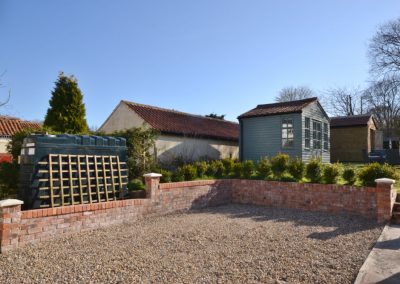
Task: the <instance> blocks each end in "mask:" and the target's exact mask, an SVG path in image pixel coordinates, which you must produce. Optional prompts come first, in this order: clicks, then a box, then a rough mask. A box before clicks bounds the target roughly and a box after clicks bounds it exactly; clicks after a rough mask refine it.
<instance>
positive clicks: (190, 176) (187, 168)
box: [181, 165, 197, 180]
mask: <svg viewBox="0 0 400 284" xmlns="http://www.w3.org/2000/svg"><path fill="white" fill-rule="evenodd" d="M181 169H182V171H183V175H184V177H185V180H194V179H196V178H197V169H196V167H195V166H193V165H184V166H183V167H182V168H181Z"/></svg>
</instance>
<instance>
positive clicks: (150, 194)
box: [143, 173, 162, 199]
mask: <svg viewBox="0 0 400 284" xmlns="http://www.w3.org/2000/svg"><path fill="white" fill-rule="evenodd" d="M143 176H144V178H145V183H146V198H150V199H154V198H155V196H156V191H157V190H158V185H159V184H160V177H162V174H156V173H149V174H145V175H143Z"/></svg>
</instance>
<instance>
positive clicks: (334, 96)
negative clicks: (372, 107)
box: [323, 87, 363, 116]
mask: <svg viewBox="0 0 400 284" xmlns="http://www.w3.org/2000/svg"><path fill="white" fill-rule="evenodd" d="M323 102H324V107H325V108H326V109H327V111H328V112H329V113H330V114H331V115H334V116H350V115H357V114H361V113H362V112H363V107H362V106H363V96H362V91H361V90H360V88H354V89H349V88H345V87H339V88H331V89H329V90H327V91H326V93H325V95H324V96H323Z"/></svg>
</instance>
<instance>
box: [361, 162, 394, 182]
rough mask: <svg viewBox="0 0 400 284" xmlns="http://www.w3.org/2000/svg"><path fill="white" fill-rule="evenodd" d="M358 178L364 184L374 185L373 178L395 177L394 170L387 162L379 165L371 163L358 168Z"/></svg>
mask: <svg viewBox="0 0 400 284" xmlns="http://www.w3.org/2000/svg"><path fill="white" fill-rule="evenodd" d="M358 178H359V179H360V181H361V183H362V184H363V185H366V186H375V180H376V179H378V178H391V179H397V174H396V170H395V169H394V168H393V167H392V166H389V165H388V164H384V165H381V164H379V163H372V164H369V165H368V166H365V167H364V168H362V169H361V170H360V173H359V174H358Z"/></svg>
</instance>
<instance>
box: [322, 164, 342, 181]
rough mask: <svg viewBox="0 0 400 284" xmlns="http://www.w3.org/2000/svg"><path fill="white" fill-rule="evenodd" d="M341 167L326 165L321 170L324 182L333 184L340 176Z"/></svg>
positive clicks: (338, 165)
mask: <svg viewBox="0 0 400 284" xmlns="http://www.w3.org/2000/svg"><path fill="white" fill-rule="evenodd" d="M341 168H342V167H341V165H340V164H338V163H335V164H329V165H326V166H325V167H324V169H323V175H324V180H325V182H326V183H329V184H334V183H336V182H337V179H338V177H339V175H340V171H341Z"/></svg>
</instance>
